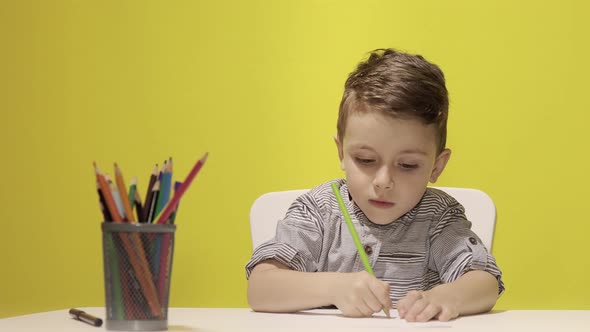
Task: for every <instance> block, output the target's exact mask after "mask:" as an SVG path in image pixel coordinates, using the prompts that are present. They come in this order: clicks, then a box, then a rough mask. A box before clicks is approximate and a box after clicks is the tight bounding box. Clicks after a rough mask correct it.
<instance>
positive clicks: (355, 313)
mask: <svg viewBox="0 0 590 332" xmlns="http://www.w3.org/2000/svg"><path fill="white" fill-rule="evenodd" d="M333 286H334V288H333V289H332V294H334V295H333V296H334V300H333V304H334V305H335V306H336V307H338V309H340V311H342V313H343V314H344V316H349V317H368V316H371V315H373V314H374V313H376V312H379V311H381V310H382V309H383V307H385V308H387V309H389V308H391V299H390V298H389V284H388V283H387V282H385V281H381V280H379V279H377V278H375V277H374V276H372V275H370V274H369V273H368V272H366V271H361V272H353V273H340V274H339V275H338V278H337V279H336V280H335V282H334V285H333Z"/></svg>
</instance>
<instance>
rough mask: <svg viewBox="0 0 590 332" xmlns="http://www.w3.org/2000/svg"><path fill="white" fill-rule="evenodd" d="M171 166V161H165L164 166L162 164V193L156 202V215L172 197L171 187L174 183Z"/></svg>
mask: <svg viewBox="0 0 590 332" xmlns="http://www.w3.org/2000/svg"><path fill="white" fill-rule="evenodd" d="M170 166H171V165H170V163H169V162H167V161H164V166H162V177H161V179H160V193H159V195H158V202H157V204H156V211H155V215H156V216H157V215H159V214H160V212H161V211H162V209H163V208H164V206H165V205H166V203H168V200H169V199H170V187H171V185H172V172H171V171H170Z"/></svg>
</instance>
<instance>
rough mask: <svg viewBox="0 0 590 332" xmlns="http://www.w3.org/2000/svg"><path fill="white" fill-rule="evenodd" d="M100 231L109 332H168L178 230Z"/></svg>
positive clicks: (135, 227) (131, 227)
mask: <svg viewBox="0 0 590 332" xmlns="http://www.w3.org/2000/svg"><path fill="white" fill-rule="evenodd" d="M101 226H102V248H103V267H104V286H105V304H106V305H105V307H106V324H105V325H106V329H107V330H117V331H158V330H166V329H167V328H168V300H169V294H170V279H171V276H172V273H171V272H172V257H173V253H174V232H175V231H176V225H168V224H166V225H160V224H138V223H127V222H125V223H118V222H103V223H102V225H101Z"/></svg>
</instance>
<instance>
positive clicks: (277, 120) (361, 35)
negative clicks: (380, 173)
mask: <svg viewBox="0 0 590 332" xmlns="http://www.w3.org/2000/svg"><path fill="white" fill-rule="evenodd" d="M589 13H590V11H589V6H588V5H587V4H582V1H573V0H570V1H565V0H560V1H545V2H543V4H541V2H540V1H521V2H516V1H508V0H506V1H485V2H479V1H358V2H357V1H271V0H268V1H259V0H250V1H166V2H164V1H161V2H160V1H159V2H150V1H118V0H117V1H77V0H71V1H65V0H60V1H57V0H56V1H42V0H40V1H2V2H0V48H1V49H0V112H1V114H2V115H1V116H2V118H1V121H0V144H1V155H2V161H1V166H0V170H1V172H2V174H3V177H2V180H1V184H0V202H2V207H1V209H0V234H1V236H2V239H1V240H0V255H1V256H0V258H1V261H2V264H1V268H0V269H1V273H0V317H2V316H11V315H17V314H24V313H31V312H37V311H42V310H54V309H62V308H68V307H75V306H101V305H103V304H104V299H103V280H102V261H101V259H102V258H101V242H100V241H101V240H100V239H101V233H100V226H99V224H100V220H101V215H100V213H99V210H98V208H97V197H96V192H95V187H94V186H95V184H94V177H93V171H92V161H93V160H96V161H97V162H98V163H99V164H100V165H101V166H102V167H103V168H104V169H108V170H109V171H111V172H112V170H111V163H112V162H114V161H117V162H118V163H119V164H120V165H121V166H122V167H123V169H124V171H125V174H126V176H127V177H128V180H127V181H129V178H130V177H131V176H132V175H138V176H140V182H139V186H140V190H142V191H143V190H145V186H146V182H147V175H148V173H149V172H150V170H151V168H152V166H153V164H154V163H156V162H161V161H162V160H164V159H165V158H167V157H168V156H172V157H173V158H174V160H175V165H176V166H175V167H176V174H178V175H180V177H183V176H184V174H186V172H187V171H188V170H189V169H190V167H191V166H192V164H193V163H194V162H195V160H196V159H197V158H198V157H199V156H200V155H201V154H202V153H204V152H205V151H209V152H210V156H209V160H208V162H207V164H206V165H205V167H204V168H203V171H202V173H201V174H200V175H199V177H198V178H197V179H196V181H195V182H194V185H193V187H192V188H191V189H190V190H189V192H188V193H187V195H186V196H185V198H184V199H183V201H182V205H181V209H180V213H179V217H178V219H177V223H178V225H179V226H178V231H177V243H176V251H175V258H174V271H173V279H172V294H171V305H172V306H196V307H242V306H246V305H247V303H246V297H245V291H246V280H245V275H244V264H245V263H246V261H247V260H248V258H249V255H250V252H251V248H250V238H249V224H248V211H249V207H250V204H251V203H252V202H253V200H254V199H255V198H256V197H257V196H259V195H261V194H262V193H264V192H268V191H275V190H283V189H294V188H306V187H311V186H313V185H316V184H318V183H320V182H322V181H325V180H328V179H332V178H335V177H339V176H341V172H340V170H339V167H338V163H337V161H336V157H337V156H336V151H335V148H334V144H333V141H332V135H333V134H334V132H335V121H336V113H337V107H338V103H339V100H340V96H341V92H342V85H343V82H344V79H345V77H346V75H347V74H348V72H350V71H351V70H352V69H353V67H354V65H355V64H356V63H357V62H358V61H359V60H360V59H361V58H362V57H363V56H364V54H365V52H367V51H369V50H371V49H374V48H379V47H397V48H400V49H403V50H407V51H410V52H415V53H420V54H423V55H424V56H425V57H427V58H428V59H430V60H432V61H433V62H436V63H438V64H439V65H440V66H441V67H442V68H443V70H444V71H445V73H446V76H447V79H448V88H449V90H450V93H451V116H450V127H449V130H450V134H449V145H450V146H451V148H452V149H453V151H454V153H453V158H452V160H451V162H450V164H449V166H448V169H447V172H446V173H445V174H444V176H443V177H442V179H441V180H440V181H439V183H437V184H438V185H446V186H463V187H476V188H481V189H483V190H484V191H486V192H488V193H489V194H490V195H491V196H492V197H493V198H494V200H495V202H496V204H497V208H498V224H497V228H496V237H495V243H494V253H495V255H496V257H497V260H498V262H499V264H500V266H501V267H502V269H503V271H504V273H505V282H506V285H507V287H508V288H507V292H506V294H505V295H504V296H503V297H502V299H501V300H500V302H499V303H498V305H497V307H496V308H498V309H539V308H542V309H555V308H558V309H590V287H589V286H588V275H589V274H590V260H589V259H588V252H589V250H588V246H587V245H588V235H587V234H588V233H589V232H590V226H589V225H590V223H589V222H588V221H589V220H588V213H587V209H586V208H585V207H584V206H587V204H588V203H587V201H588V198H589V197H588V187H589V184H590V183H589V180H588V176H587V170H588V165H587V164H588V157H587V151H588V148H587V144H588V142H590V134H589V133H588V129H587V128H588V122H589V121H590V115H589V114H590V112H589V107H590V102H589V100H590V99H589V98H588V91H587V89H588V77H590V70H589V62H588V59H589V58H590V52H589V46H588V39H587V38H588V32H589V31H590V23H588V20H587V17H588V14H589Z"/></svg>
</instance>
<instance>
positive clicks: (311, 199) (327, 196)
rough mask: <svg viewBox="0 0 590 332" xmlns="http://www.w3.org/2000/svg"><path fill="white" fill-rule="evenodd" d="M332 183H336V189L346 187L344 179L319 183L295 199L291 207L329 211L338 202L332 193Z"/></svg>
mask: <svg viewBox="0 0 590 332" xmlns="http://www.w3.org/2000/svg"><path fill="white" fill-rule="evenodd" d="M332 183H336V184H337V185H338V188H342V186H346V180H344V179H335V180H330V181H327V182H324V183H321V184H319V185H317V186H315V187H313V188H311V189H309V190H308V191H307V192H305V193H304V194H302V195H301V196H299V197H297V199H296V200H295V202H294V203H293V205H292V207H294V206H299V207H302V206H304V207H305V208H307V209H313V210H320V211H323V212H329V211H331V210H332V209H333V208H334V206H336V207H337V206H338V202H337V201H336V198H335V196H334V193H333V192H332Z"/></svg>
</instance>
